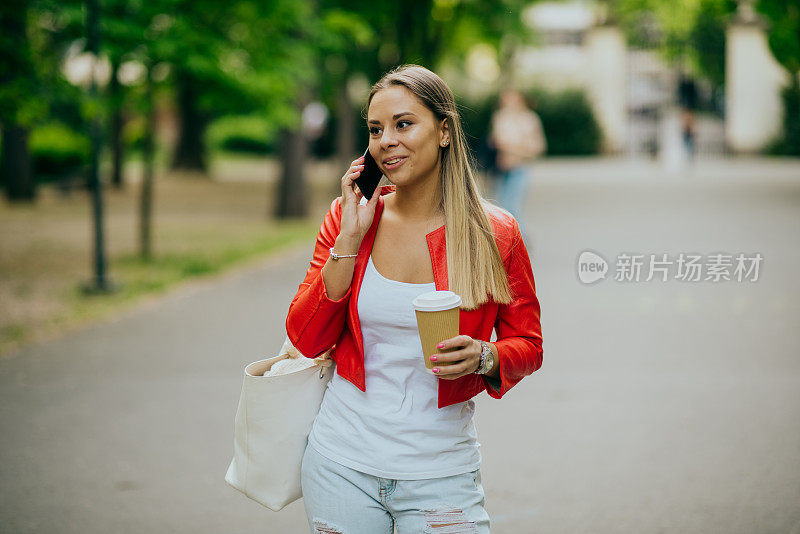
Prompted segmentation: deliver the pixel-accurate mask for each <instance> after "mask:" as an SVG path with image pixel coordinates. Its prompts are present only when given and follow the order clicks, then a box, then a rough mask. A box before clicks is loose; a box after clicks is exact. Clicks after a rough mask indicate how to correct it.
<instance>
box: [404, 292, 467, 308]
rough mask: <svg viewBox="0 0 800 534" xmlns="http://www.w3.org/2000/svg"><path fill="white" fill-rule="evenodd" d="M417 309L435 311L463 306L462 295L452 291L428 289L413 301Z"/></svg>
mask: <svg viewBox="0 0 800 534" xmlns="http://www.w3.org/2000/svg"><path fill="white" fill-rule="evenodd" d="M411 305H412V306H414V309H415V310H419V311H426V312H433V311H442V310H449V309H450V308H456V307H459V306H461V297H459V296H458V295H456V294H455V293H453V292H452V291H428V292H427V293H423V294H421V295H420V296H418V297H417V298H415V299H414V301H413V302H412V303H411Z"/></svg>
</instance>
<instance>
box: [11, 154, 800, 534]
mask: <svg viewBox="0 0 800 534" xmlns="http://www.w3.org/2000/svg"><path fill="white" fill-rule="evenodd" d="M526 222H527V223H528V224H529V226H530V228H531V229H532V237H531V243H530V248H529V252H530V253H531V255H532V258H533V265H534V269H535V275H536V282H537V290H538V294H539V297H540V300H541V303H542V310H543V316H542V325H543V332H544V339H545V341H544V343H545V345H544V346H545V360H544V366H543V368H542V369H541V371H539V372H537V373H536V374H534V375H533V376H532V377H529V378H526V379H525V380H524V381H523V382H522V383H520V384H519V385H518V386H517V387H516V388H515V389H514V390H512V391H511V392H510V393H509V394H508V395H507V396H506V397H505V398H504V399H503V400H501V401H496V400H494V399H490V398H489V397H488V396H486V395H485V394H484V395H481V396H480V397H478V408H477V413H476V418H477V419H476V422H477V426H478V432H479V439H480V442H481V444H482V452H483V456H484V463H483V483H484V488H485V490H486V494H487V507H488V509H489V512H490V514H491V515H492V517H493V533H495V534H503V533H507V534H512V533H513V534H517V533H562V532H563V533H576V532H586V533H662V532H663V533H681V534H685V533H708V532H725V533H742V534H745V533H746V534H750V533H754V532H758V533H773V532H774V533H793V534H796V533H800V333H798V330H797V320H798V315H799V314H798V312H800V309H799V308H800V306H798V296H799V295H800V292H798V284H799V283H800V282H799V281H798V276H797V273H798V271H800V251H798V247H797V236H798V235H800V167H798V166H797V165H796V164H794V165H789V164H785V163H781V162H780V161H777V162H772V163H765V162H759V161H736V162H734V161H730V160H729V161H723V162H719V163H714V164H701V165H699V167H698V168H697V169H695V171H694V172H692V173H689V172H685V173H682V174H670V173H666V172H662V171H661V168H660V167H655V166H652V165H649V164H647V163H635V164H628V163H626V164H620V163H618V162H609V161H602V160H601V161H597V160H584V161H582V162H581V161H578V162H575V161H553V162H548V163H545V164H542V165H540V166H539V168H538V169H536V172H535V173H534V175H533V179H532V189H531V194H530V198H529V202H528V216H527V217H526ZM584 249H591V250H593V251H595V252H597V253H599V254H601V255H602V256H604V257H605V258H606V259H608V260H609V261H610V262H612V263H613V261H614V260H615V259H616V256H617V255H618V254H620V253H623V252H627V253H641V254H650V253H653V254H660V253H668V254H670V255H677V254H678V253H680V252H684V253H696V254H703V255H706V254H711V253H730V254H735V253H738V252H744V253H747V254H752V253H755V252H760V253H761V254H762V256H763V257H764V262H763V264H762V266H761V270H760V275H759V276H760V279H759V281H758V282H755V283H752V282H722V283H716V284H715V283H711V282H703V283H699V282H696V283H691V282H678V281H669V282H660V281H655V280H653V281H650V282H644V281H641V282H638V283H634V282H628V283H622V282H616V281H614V280H613V277H610V278H609V279H607V280H604V281H602V282H599V283H598V284H595V285H592V286H585V285H582V284H581V283H580V282H579V281H578V278H577V275H576V258H577V256H578V254H579V253H580V252H581V251H583V250H584ZM311 250H312V244H308V246H302V247H299V248H296V249H293V250H291V251H288V252H287V253H286V254H284V255H282V256H281V257H279V258H274V259H271V260H268V261H266V262H262V263H261V264H259V265H251V266H250V267H248V268H243V269H240V270H239V271H237V272H236V273H232V274H229V275H227V276H224V277H220V278H215V279H212V280H208V281H206V282H203V283H199V284H194V285H192V286H190V287H187V288H184V289H181V290H178V291H177V292H176V293H173V294H172V295H170V296H169V297H167V298H165V299H162V300H159V301H156V302H155V303H153V304H150V305H147V306H145V307H143V308H141V309H139V310H137V311H135V312H133V313H129V314H127V315H126V316H124V317H121V318H119V319H118V320H115V321H113V322H111V323H108V324H103V325H98V326H96V327H92V328H90V329H87V330H84V331H81V332H78V333H74V334H71V335H69V336H67V337H64V338H62V339H60V340H57V341H53V342H50V343H47V344H44V345H40V346H35V347H31V348H29V349H27V350H25V351H23V352H21V353H18V354H16V355H14V356H11V357H9V358H6V359H4V360H2V361H0V428H1V429H2V431H0V532H2V533H6V532H8V533H33V532H37V533H38V532H59V533H82V534H89V533H103V534H107V533H136V534H139V533H143V532H181V533H182V532H187V533H188V532H191V533H223V532H236V533H245V532H253V533H256V532H258V533H281V534H283V533H289V534H291V533H303V532H307V523H306V520H305V515H304V512H303V506H302V502H300V501H298V502H296V503H293V504H292V505H290V506H289V507H287V508H286V509H285V510H283V511H281V512H280V513H273V512H270V511H269V510H267V509H265V508H262V507H260V506H259V505H257V504H256V503H254V502H252V501H250V500H248V499H247V498H245V497H243V496H242V495H241V494H239V493H238V492H236V491H235V490H233V489H232V488H230V487H229V486H227V484H226V483H225V482H224V480H223V477H224V474H225V470H226V468H227V466H228V462H229V461H230V456H231V454H232V450H233V443H232V432H233V415H234V412H235V409H236V403H237V401H238V396H239V388H240V385H241V377H240V372H241V368H242V366H243V365H244V364H245V363H247V362H249V361H252V360H255V359H258V358H260V357H263V356H264V355H266V354H269V353H272V352H274V351H275V350H277V348H278V347H279V346H280V344H281V341H282V339H283V335H284V334H283V328H284V318H285V313H286V308H287V306H288V302H289V301H290V299H291V297H292V296H293V294H294V292H295V290H296V288H297V285H298V284H299V282H300V279H301V278H302V274H303V272H304V270H305V267H306V265H307V261H308V258H309V256H310V253H311ZM612 268H613V265H612Z"/></svg>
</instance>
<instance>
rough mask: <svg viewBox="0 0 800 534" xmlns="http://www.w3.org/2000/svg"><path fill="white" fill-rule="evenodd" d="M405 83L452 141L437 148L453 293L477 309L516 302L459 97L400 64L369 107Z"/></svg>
mask: <svg viewBox="0 0 800 534" xmlns="http://www.w3.org/2000/svg"><path fill="white" fill-rule="evenodd" d="M393 85H401V86H403V87H405V88H406V89H408V90H409V91H411V92H412V93H413V94H414V95H415V96H416V97H417V98H419V99H420V101H421V102H422V103H423V104H424V105H425V107H427V108H428V109H430V110H431V111H432V112H433V114H434V116H435V117H436V118H437V120H438V121H439V122H441V121H442V120H444V119H446V120H447V125H448V127H449V128H450V143H449V144H448V146H445V147H439V150H440V153H439V155H440V159H441V165H440V169H441V172H440V178H441V180H440V183H441V187H442V190H441V192H442V195H441V198H442V204H441V205H440V208H441V209H442V210H443V212H444V215H445V239H446V241H447V275H448V284H449V288H450V290H451V291H454V292H455V293H457V294H458V295H459V296H461V301H462V306H461V307H462V308H463V309H467V310H471V309H475V308H478V307H479V306H480V305H482V304H484V303H485V302H487V301H488V300H489V299H490V298H491V299H493V300H494V301H495V302H497V303H500V304H509V303H510V302H511V300H512V294H511V288H510V287H509V283H508V275H507V274H506V270H505V266H504V265H503V258H502V257H501V256H500V250H499V249H498V247H497V243H496V242H495V238H494V229H493V227H492V224H491V222H490V220H489V216H488V212H489V211H492V210H496V209H498V208H497V206H494V205H493V204H491V203H490V202H488V201H487V200H486V199H484V198H483V197H482V196H481V194H480V192H479V191H478V186H477V183H476V182H475V172H474V170H473V163H472V156H471V155H470V152H469V148H468V146H467V142H466V137H465V135H464V130H463V128H462V126H461V117H460V115H459V113H458V109H457V108H456V103H455V98H454V97H453V93H452V91H451V90H450V88H449V87H448V86H447V84H446V83H445V82H444V80H442V79H441V78H440V77H439V76H438V75H437V74H435V73H434V72H431V71H430V70H428V69H426V68H425V67H421V66H419V65H410V64H409V65H401V66H399V67H396V68H395V69H393V70H391V71H389V72H388V73H386V74H385V75H384V76H383V77H382V78H381V79H380V80H379V81H378V82H377V83H376V84H375V85H373V86H372V90H371V91H370V93H369V99H368V100H367V108H369V104H370V103H371V102H372V97H373V96H375V94H376V93H377V92H378V91H381V90H382V89H386V88H388V87H390V86H393Z"/></svg>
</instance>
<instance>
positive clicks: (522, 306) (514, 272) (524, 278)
mask: <svg viewBox="0 0 800 534" xmlns="http://www.w3.org/2000/svg"><path fill="white" fill-rule="evenodd" d="M506 272H507V273H508V282H509V285H510V287H511V293H512V301H511V302H510V303H509V304H500V306H499V308H498V313H497V320H496V321H495V324H494V328H495V331H496V332H497V341H495V342H494V345H495V347H497V356H498V365H499V366H500V375H499V380H498V378H496V377H495V378H492V377H488V376H486V375H483V379H484V383H485V384H486V390H487V392H488V393H489V395H490V396H492V397H494V398H496V399H499V398H501V397H502V396H503V395H505V394H506V393H507V392H508V390H509V389H511V388H512V387H514V386H515V385H516V384H517V382H519V381H520V380H522V378H523V377H525V376H528V375H529V374H531V373H533V372H534V371H536V370H537V369H539V368H540V367H541V366H542V327H541V323H540V321H539V316H540V309H539V299H538V298H537V297H536V285H535V283H534V280H533V269H532V268H531V261H530V257H529V256H528V250H527V249H526V248H525V242H524V241H523V240H522V235H521V234H520V231H519V225H518V224H517V222H516V221H514V238H513V244H512V245H511V253H510V254H509V258H508V264H507V265H506Z"/></svg>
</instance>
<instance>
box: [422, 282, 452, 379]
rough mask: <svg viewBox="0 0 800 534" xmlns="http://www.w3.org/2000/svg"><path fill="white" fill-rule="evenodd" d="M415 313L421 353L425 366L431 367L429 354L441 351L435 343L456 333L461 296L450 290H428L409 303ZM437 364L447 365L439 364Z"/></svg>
mask: <svg viewBox="0 0 800 534" xmlns="http://www.w3.org/2000/svg"><path fill="white" fill-rule="evenodd" d="M411 304H412V306H414V312H415V313H416V314H417V328H418V329H419V338H420V340H421V341H422V354H423V356H424V357H425V367H426V368H428V369H433V367H434V366H433V364H432V363H431V356H432V355H434V354H439V353H441V352H447V351H442V350H439V349H438V348H436V345H438V344H439V343H441V342H442V341H444V340H445V339H450V338H451V337H456V336H457V335H458V326H459V325H458V318H459V306H461V297H459V296H458V295H456V294H455V293H453V292H452V291H429V292H427V293H423V294H421V295H420V296H418V297H417V298H415V299H414V301H413V302H412V303H411ZM437 365H439V366H441V365H448V364H440V363H438V362H437Z"/></svg>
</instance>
